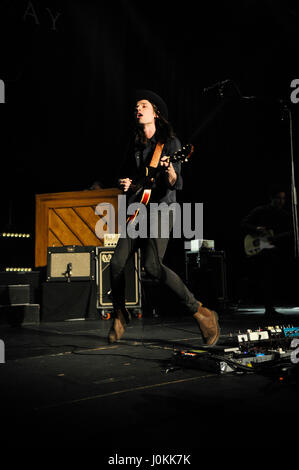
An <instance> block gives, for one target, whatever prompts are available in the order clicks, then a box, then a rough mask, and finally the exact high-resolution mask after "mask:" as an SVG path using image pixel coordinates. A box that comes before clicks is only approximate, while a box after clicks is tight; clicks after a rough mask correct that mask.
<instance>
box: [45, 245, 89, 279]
mask: <svg viewBox="0 0 299 470" xmlns="http://www.w3.org/2000/svg"><path fill="white" fill-rule="evenodd" d="M95 256H96V247H95V246H77V245H71V246H55V247H49V248H48V256H47V281H56V282H57V281H64V282H65V281H92V280H94V279H95Z"/></svg>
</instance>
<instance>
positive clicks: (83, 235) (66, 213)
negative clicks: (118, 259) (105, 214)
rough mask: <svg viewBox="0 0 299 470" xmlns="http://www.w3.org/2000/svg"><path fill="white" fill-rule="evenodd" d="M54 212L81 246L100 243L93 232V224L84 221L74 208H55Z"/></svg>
mask: <svg viewBox="0 0 299 470" xmlns="http://www.w3.org/2000/svg"><path fill="white" fill-rule="evenodd" d="M78 209H79V208H78ZM55 212H56V214H58V215H59V217H60V218H61V220H63V222H64V223H65V225H66V226H67V227H68V228H69V229H70V230H71V231H72V233H73V234H74V235H75V236H76V237H77V238H78V240H79V241H80V243H81V244H82V245H83V246H89V245H90V246H93V245H95V246H97V245H99V244H100V241H99V239H98V238H97V236H96V234H95V229H94V226H95V224H88V223H86V222H85V220H84V218H81V217H80V216H79V214H77V213H76V208H73V207H72V208H63V209H55ZM98 219H99V217H97V220H98ZM59 238H60V237H59ZM77 245H78V243H77Z"/></svg>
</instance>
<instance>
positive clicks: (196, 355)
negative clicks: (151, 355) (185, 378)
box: [168, 325, 299, 373]
mask: <svg viewBox="0 0 299 470" xmlns="http://www.w3.org/2000/svg"><path fill="white" fill-rule="evenodd" d="M296 337H299V327H294V326H290V325H288V326H268V327H266V328H264V329H263V330H261V329H258V330H255V331H252V330H247V331H246V333H241V332H239V334H237V335H230V338H229V340H228V343H227V344H220V345H217V346H214V347H213V348H208V347H204V346H203V347H202V348H200V349H185V350H177V351H175V352H174V356H173V360H172V365H171V366H170V368H169V369H168V371H171V370H174V369H176V368H181V367H184V368H193V369H194V368H195V369H200V370H204V371H207V372H215V373H227V372H249V373H250V372H251V373H253V372H257V371H262V370H263V371H265V370H266V368H267V367H268V368H270V367H273V366H274V367H276V366H279V365H281V366H285V365H292V361H291V356H292V352H293V349H292V347H291V343H292V339H293V338H296Z"/></svg>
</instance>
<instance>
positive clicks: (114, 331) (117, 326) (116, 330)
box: [108, 308, 131, 343]
mask: <svg viewBox="0 0 299 470" xmlns="http://www.w3.org/2000/svg"><path fill="white" fill-rule="evenodd" d="M130 320H131V315H130V313H129V312H128V310H127V309H120V308H118V309H117V310H116V313H115V316H114V320H113V325H112V327H111V329H110V331H109V334H108V342H109V343H115V342H116V341H118V340H119V339H120V338H121V337H122V335H123V334H124V332H125V329H126V325H127V323H129V322H130Z"/></svg>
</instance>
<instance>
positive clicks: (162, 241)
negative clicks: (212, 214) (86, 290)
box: [110, 237, 198, 314]
mask: <svg viewBox="0 0 299 470" xmlns="http://www.w3.org/2000/svg"><path fill="white" fill-rule="evenodd" d="M168 241H169V239H168V238H136V239H132V238H129V237H127V238H120V239H119V241H118V244H117V246H116V248H115V251H114V255H113V257H112V259H111V263H110V279H111V288H112V298H113V307H114V310H116V309H117V308H123V307H124V306H125V276H124V269H125V266H126V263H127V261H128V259H129V258H130V257H131V256H132V255H133V254H134V253H135V252H136V251H137V250H138V249H139V248H140V249H141V254H142V259H143V266H144V270H145V271H146V273H147V274H148V275H149V276H150V277H152V278H154V279H157V280H158V281H160V282H161V283H162V284H164V285H166V286H167V287H169V288H170V289H171V290H172V291H173V292H174V293H175V294H176V296H177V297H178V300H179V301H180V302H181V304H182V306H183V307H184V308H185V309H186V310H187V311H189V312H190V314H194V313H195V312H196V311H197V309H198V301H197V300H196V299H195V297H194V295H193V294H192V293H191V292H190V291H189V289H188V288H187V287H186V286H185V284H184V283H183V281H182V280H181V278H180V277H179V276H178V275H177V274H176V273H175V272H174V271H172V270H171V269H169V268H168V267H167V266H165V265H164V264H163V257H164V255H165V252H166V248H167V244H168Z"/></svg>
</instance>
